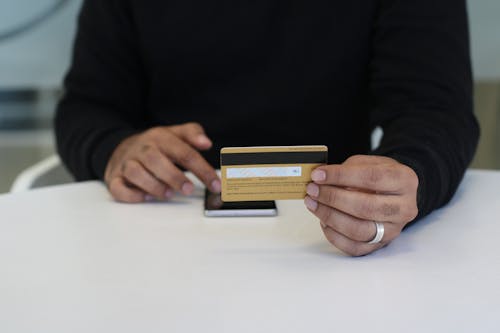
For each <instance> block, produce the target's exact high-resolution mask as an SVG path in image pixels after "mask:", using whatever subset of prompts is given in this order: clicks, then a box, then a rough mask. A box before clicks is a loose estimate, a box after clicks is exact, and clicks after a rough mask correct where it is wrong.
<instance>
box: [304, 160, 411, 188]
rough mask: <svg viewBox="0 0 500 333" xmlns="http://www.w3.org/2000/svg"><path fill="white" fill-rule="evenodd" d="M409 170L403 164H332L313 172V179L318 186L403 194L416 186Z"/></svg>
mask: <svg viewBox="0 0 500 333" xmlns="http://www.w3.org/2000/svg"><path fill="white" fill-rule="evenodd" d="M407 169H409V168H408V167H406V166H404V165H402V164H365V165H360V164H354V165H347V164H331V165H327V166H321V167H318V168H316V169H315V170H313V172H312V173H311V178H312V180H313V181H314V182H315V183H318V184H329V185H335V186H340V187H350V188H358V189H364V190H370V191H373V192H382V193H390V194H401V193H404V192H405V191H407V190H408V189H409V188H412V189H413V188H414V187H415V186H416V185H415V184H413V181H414V179H413V178H412V177H410V176H409V175H408V170H407Z"/></svg>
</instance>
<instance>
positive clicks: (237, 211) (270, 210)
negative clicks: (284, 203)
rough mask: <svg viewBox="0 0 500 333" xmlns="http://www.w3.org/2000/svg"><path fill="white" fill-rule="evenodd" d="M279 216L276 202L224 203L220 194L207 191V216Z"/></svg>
mask: <svg viewBox="0 0 500 333" xmlns="http://www.w3.org/2000/svg"><path fill="white" fill-rule="evenodd" d="M277 214H278V210H277V208H276V202H275V201H274V200H272V201H235V202H223V201H222V199H221V197H220V194H219V193H212V192H210V191H208V190H205V216H210V217H212V216H276V215H277Z"/></svg>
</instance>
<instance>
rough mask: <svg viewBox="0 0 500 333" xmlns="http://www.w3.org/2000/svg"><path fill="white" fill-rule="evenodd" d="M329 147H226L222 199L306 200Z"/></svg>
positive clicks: (222, 166) (222, 170) (222, 172)
mask: <svg viewBox="0 0 500 333" xmlns="http://www.w3.org/2000/svg"><path fill="white" fill-rule="evenodd" d="M327 161H328V147H326V146H272V147H226V148H222V149H221V151H220V164H221V177H222V195H221V198H222V201H264V200H284V199H303V198H304V197H305V195H306V186H307V184H308V183H309V182H311V172H312V170H313V169H314V168H316V167H318V166H320V165H323V164H326V163H327Z"/></svg>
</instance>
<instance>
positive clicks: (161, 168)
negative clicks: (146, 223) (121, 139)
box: [137, 145, 193, 198]
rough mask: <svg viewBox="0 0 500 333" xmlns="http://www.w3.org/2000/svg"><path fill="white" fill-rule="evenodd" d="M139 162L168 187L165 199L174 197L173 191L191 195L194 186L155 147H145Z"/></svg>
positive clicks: (139, 156)
mask: <svg viewBox="0 0 500 333" xmlns="http://www.w3.org/2000/svg"><path fill="white" fill-rule="evenodd" d="M137 158H138V160H139V162H141V164H142V165H143V166H144V167H145V168H146V169H147V171H148V172H150V173H151V174H152V175H153V176H154V177H156V178H157V179H159V180H161V181H162V182H163V183H164V184H165V185H166V186H167V189H166V192H165V198H169V197H171V196H172V195H173V193H172V190H174V191H179V192H182V193H183V194H185V195H189V194H191V193H192V191H193V184H192V183H191V181H190V180H189V178H187V177H186V175H185V174H184V172H182V171H181V170H180V169H179V168H178V167H177V166H176V165H175V164H174V163H172V161H170V160H169V159H168V158H167V157H166V156H165V155H164V154H163V153H162V152H161V151H160V150H159V149H158V148H156V147H155V146H153V145H144V146H143V147H142V148H141V151H140V153H139V155H138V157H137Z"/></svg>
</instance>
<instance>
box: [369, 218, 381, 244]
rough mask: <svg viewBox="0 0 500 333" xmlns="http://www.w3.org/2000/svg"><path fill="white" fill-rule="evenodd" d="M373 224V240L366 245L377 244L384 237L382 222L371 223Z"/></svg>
mask: <svg viewBox="0 0 500 333" xmlns="http://www.w3.org/2000/svg"><path fill="white" fill-rule="evenodd" d="M373 223H375V227H376V232H375V236H374V237H373V239H372V240H371V241H368V242H367V243H368V244H378V243H380V241H381V240H382V238H383V237H384V231H385V228H384V224H383V223H382V222H375V221H373Z"/></svg>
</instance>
